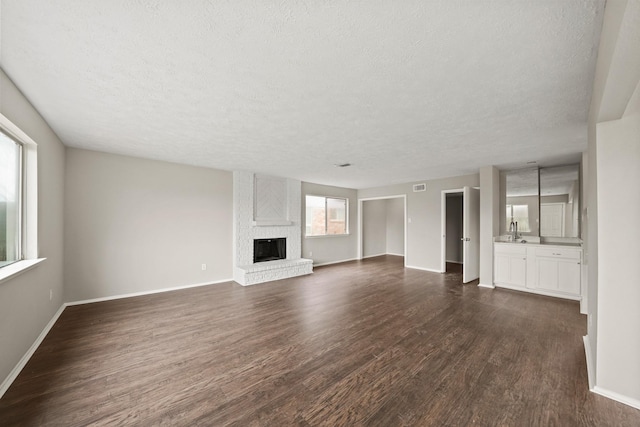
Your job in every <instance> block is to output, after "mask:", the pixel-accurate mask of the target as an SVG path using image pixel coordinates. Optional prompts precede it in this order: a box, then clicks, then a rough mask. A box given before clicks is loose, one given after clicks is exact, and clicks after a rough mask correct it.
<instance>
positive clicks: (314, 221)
mask: <svg viewBox="0 0 640 427" xmlns="http://www.w3.org/2000/svg"><path fill="white" fill-rule="evenodd" d="M306 202H307V211H306V221H305V224H306V230H305V231H306V235H307V236H323V235H325V234H326V229H325V226H326V222H325V198H324V197H317V196H307V197H306Z"/></svg>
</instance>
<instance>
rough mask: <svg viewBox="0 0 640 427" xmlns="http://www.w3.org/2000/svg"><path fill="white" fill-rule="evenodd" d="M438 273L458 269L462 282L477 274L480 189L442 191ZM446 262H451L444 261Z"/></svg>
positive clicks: (465, 188) (473, 278)
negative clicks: (460, 271) (439, 264)
mask: <svg viewBox="0 0 640 427" xmlns="http://www.w3.org/2000/svg"><path fill="white" fill-rule="evenodd" d="M441 206H442V214H441V223H442V243H441V266H440V271H441V272H442V273H445V272H447V271H448V270H458V271H459V270H460V267H459V265H460V264H458V263H459V262H461V263H462V282H463V283H468V282H471V281H472V280H475V279H478V278H479V277H480V190H479V189H478V188H472V187H464V188H460V189H454V190H443V191H442V199H441ZM448 261H452V262H450V263H448Z"/></svg>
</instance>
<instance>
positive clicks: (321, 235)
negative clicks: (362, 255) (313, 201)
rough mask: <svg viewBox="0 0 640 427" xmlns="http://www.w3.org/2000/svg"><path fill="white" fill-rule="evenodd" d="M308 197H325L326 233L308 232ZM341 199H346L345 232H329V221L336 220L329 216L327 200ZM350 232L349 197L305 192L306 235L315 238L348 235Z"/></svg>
mask: <svg viewBox="0 0 640 427" xmlns="http://www.w3.org/2000/svg"><path fill="white" fill-rule="evenodd" d="M307 197H318V198H322V199H324V234H307V227H308V226H309V224H307ZM328 199H332V200H340V201H344V231H345V232H344V233H340V234H327V230H328V229H329V222H330V221H336V220H332V219H330V218H329V216H330V215H329V209H328V208H327V200H328ZM349 234H350V233H349V198H348V197H339V196H323V195H318V194H305V195H304V237H305V238H311V239H315V238H318V237H340V236H348V235H349Z"/></svg>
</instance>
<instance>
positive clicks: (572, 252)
mask: <svg viewBox="0 0 640 427" xmlns="http://www.w3.org/2000/svg"><path fill="white" fill-rule="evenodd" d="M580 253H581V251H580V250H579V249H572V248H562V247H557V246H556V247H552V248H537V249H536V256H542V257H549V258H566V259H575V260H580V258H581V256H580Z"/></svg>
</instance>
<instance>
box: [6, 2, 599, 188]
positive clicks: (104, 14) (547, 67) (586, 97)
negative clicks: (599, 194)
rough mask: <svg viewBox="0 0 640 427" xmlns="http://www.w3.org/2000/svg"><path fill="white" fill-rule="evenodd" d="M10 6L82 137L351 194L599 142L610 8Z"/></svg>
mask: <svg viewBox="0 0 640 427" xmlns="http://www.w3.org/2000/svg"><path fill="white" fill-rule="evenodd" d="M1 1H2V3H1V14H0V16H1V37H2V38H1V50H0V65H1V66H2V68H3V69H4V70H5V72H6V73H7V74H8V75H9V76H10V78H11V79H12V80H13V81H14V82H15V83H16V84H17V86H18V87H19V88H20V89H21V90H22V91H23V93H24V94H25V95H26V96H27V98H28V99H29V100H30V101H31V102H32V103H33V104H34V106H35V107H36V108H37V109H38V110H39V111H40V113H41V114H42V115H43V116H44V118H45V119H46V120H47V121H48V123H49V124H50V125H51V127H52V128H53V129H54V130H55V132H56V133H57V134H58V135H59V137H60V138H61V139H62V140H63V142H64V143H65V144H66V145H68V146H71V147H81V148H87V149H91V150H99V151H106V152H113V153H119V154H126V155H132V156H138V157H146V158H152V159H160V160H167V161H173V162H179V163H187V164H193V165H200V166H207V167H213V168H220V169H228V170H234V169H239V170H251V171H256V172H261V173H267V174H272V175H280V176H288V177H293V178H298V179H301V180H305V181H310V182H318V183H323V184H330V185H338V186H344V187H352V188H364V187H371V186H377V185H383V184H391V183H400V182H411V181H417V180H424V179H431V178H439V177H446V176H455V175H462V174H469V173H476V172H477V171H478V168H479V167H482V166H486V165H491V164H493V165H497V166H499V167H516V166H522V165H523V164H525V163H526V162H527V161H531V160H537V161H538V163H539V164H545V163H546V164H553V163H561V162H563V161H566V160H569V159H570V160H576V159H577V156H576V155H575V154H576V153H578V152H581V151H584V150H586V145H587V137H586V135H587V125H586V124H587V113H588V106H589V101H590V96H591V88H592V85H593V76H594V69H595V59H596V54H597V46H598V38H599V34H600V27H601V21H602V13H603V6H604V0H546V1H530V0H515V1H514V0H510V1H506V0H504V1H499V0H493V1H489V0H487V1H476V0H464V1H462V0H438V1H436V0H432V1H423V0H421V1H403V2H398V1H392V0H387V1H346V0H345V1H308V2H302V1H265V0H253V1H249V0H232V1H205V0H189V1H184V0H183V1H178V0H173V1H160V0H137V1H132V0H127V1H125V0H110V1H104V0H100V1H98V0H83V1H80V0H1ZM342 162H350V163H352V166H351V167H348V168H335V167H334V166H333V164H334V163H342Z"/></svg>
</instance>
